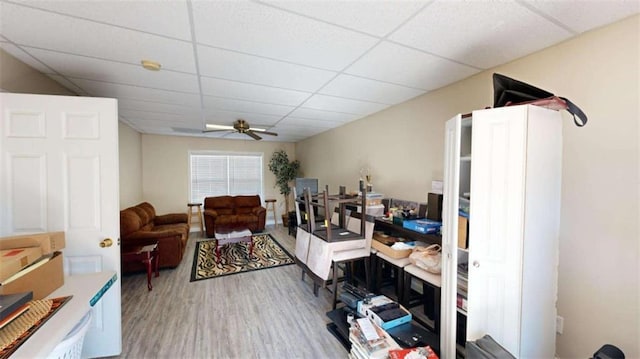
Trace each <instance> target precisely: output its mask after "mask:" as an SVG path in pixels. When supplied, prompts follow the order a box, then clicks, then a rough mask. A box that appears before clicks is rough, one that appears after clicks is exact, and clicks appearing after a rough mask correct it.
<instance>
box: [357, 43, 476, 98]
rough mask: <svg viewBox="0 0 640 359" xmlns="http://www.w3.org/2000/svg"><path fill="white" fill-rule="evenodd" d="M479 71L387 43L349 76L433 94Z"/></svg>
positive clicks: (359, 61)
mask: <svg viewBox="0 0 640 359" xmlns="http://www.w3.org/2000/svg"><path fill="white" fill-rule="evenodd" d="M479 71H480V70H478V69H476V68H473V67H470V66H465V65H461V64H459V63H456V62H452V61H449V60H445V59H443V58H440V57H437V56H433V55H430V54H427V53H424V52H422V51H418V50H414V49H410V48H408V47H405V46H400V45H397V44H392V43H390V42H386V41H385V42H382V43H380V44H379V45H378V46H376V47H375V48H374V49H373V50H372V51H370V52H369V53H368V54H367V55H366V56H364V57H363V58H361V59H360V60H358V61H357V62H356V63H354V64H353V65H352V66H350V67H349V68H348V69H347V70H346V71H345V72H346V73H349V74H353V75H359V76H362V77H367V78H371V79H376V80H382V81H386V82H391V83H394V84H398V85H403V86H408V87H414V88H419V89H423V90H427V91H430V90H434V89H437V88H440V87H442V86H445V85H447V84H450V83H453V82H456V81H458V80H462V79H464V78H466V77H469V76H471V75H473V74H475V73H477V72H479Z"/></svg>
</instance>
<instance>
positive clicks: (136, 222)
mask: <svg viewBox="0 0 640 359" xmlns="http://www.w3.org/2000/svg"><path fill="white" fill-rule="evenodd" d="M140 227H142V222H141V221H140V217H139V216H138V214H137V213H136V211H134V210H132V209H131V208H127V209H125V210H122V211H120V236H121V237H124V236H127V235H129V234H131V233H133V232H136V231H137V230H139V229H140Z"/></svg>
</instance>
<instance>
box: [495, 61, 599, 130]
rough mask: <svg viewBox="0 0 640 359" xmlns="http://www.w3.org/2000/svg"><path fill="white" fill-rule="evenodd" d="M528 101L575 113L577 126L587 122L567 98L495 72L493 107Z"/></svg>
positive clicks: (580, 111) (579, 110)
mask: <svg viewBox="0 0 640 359" xmlns="http://www.w3.org/2000/svg"><path fill="white" fill-rule="evenodd" d="M526 103H531V104H534V105H541V106H545V107H550V108H553V109H556V110H559V109H564V110H567V111H569V113H570V114H572V115H573V122H574V123H575V124H576V126H578V127H582V126H584V125H586V124H587V116H586V115H585V114H584V112H582V110H581V109H580V108H579V107H578V106H576V105H575V104H574V103H573V102H571V101H569V100H568V99H567V98H565V97H559V96H554V95H553V94H552V93H551V92H548V91H545V90H543V89H539V88H537V87H535V86H531V85H529V84H527V83H524V82H522V81H518V80H515V79H512V78H510V77H507V76H504V75H500V74H496V73H494V74H493V107H503V106H510V105H516V104H526ZM576 116H577V118H576ZM578 118H579V119H580V121H578Z"/></svg>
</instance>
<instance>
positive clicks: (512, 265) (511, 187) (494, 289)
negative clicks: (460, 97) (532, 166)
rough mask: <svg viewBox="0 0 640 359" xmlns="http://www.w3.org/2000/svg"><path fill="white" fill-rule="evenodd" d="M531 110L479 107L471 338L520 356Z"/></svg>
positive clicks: (474, 169) (475, 134) (473, 182)
mask: <svg viewBox="0 0 640 359" xmlns="http://www.w3.org/2000/svg"><path fill="white" fill-rule="evenodd" d="M525 109H526V108H525V107H523V106H519V107H515V106H514V107H510V108H507V107H505V108H500V109H492V110H482V111H474V113H473V118H474V122H473V141H472V147H473V150H472V153H473V162H472V164H471V167H472V170H471V172H472V173H473V178H472V179H471V194H472V198H471V216H472V220H470V222H469V227H470V229H469V230H470V233H471V236H470V240H469V263H471V265H470V266H469V288H468V306H467V309H468V316H467V339H468V340H476V339H478V338H480V337H482V336H483V335H485V334H490V335H491V336H492V337H493V338H494V339H495V340H496V341H497V342H498V343H500V344H501V345H502V346H504V347H505V348H506V349H507V350H508V351H510V352H511V353H513V354H514V355H516V356H517V357H519V353H520V335H521V332H520V328H521V319H522V318H521V304H522V300H521V298H522V293H521V288H522V280H521V279H522V252H523V225H524V223H523V218H524V216H523V211H524V186H525V177H524V173H525V163H524V161H525V158H526V152H525V151H526V115H525V114H526V112H525V111H526V110H525Z"/></svg>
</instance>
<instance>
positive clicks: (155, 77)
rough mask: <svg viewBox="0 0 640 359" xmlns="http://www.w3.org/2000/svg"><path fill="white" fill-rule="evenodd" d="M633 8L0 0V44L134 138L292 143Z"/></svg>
mask: <svg viewBox="0 0 640 359" xmlns="http://www.w3.org/2000/svg"><path fill="white" fill-rule="evenodd" d="M638 12H639V2H638V1H637V0H636V1H624V0H602V1H597V0H596V1H575V0H567V1H561V0H558V1H489V0H486V1H456V0H435V1H194V0H186V1H185V0H170V1H159V0H158V1H118V0H109V1H99V0H98V1H5V0H0V16H1V18H0V21H1V22H0V35H1V36H0V47H1V48H2V49H4V50H5V51H7V52H8V53H10V54H11V55H13V56H14V57H16V58H18V59H19V60H21V61H22V62H24V63H26V64H28V65H30V66H32V67H34V68H35V69H37V70H39V71H40V72H42V73H44V74H46V75H48V76H49V77H51V78H52V79H54V80H56V81H58V82H59V83H60V84H62V85H63V86H65V87H66V88H68V89H70V90H71V91H73V92H75V93H77V94H79V95H83V96H98V97H114V98H117V99H118V107H119V108H118V112H119V117H120V120H121V121H122V122H124V123H126V124H128V125H129V126H131V127H132V128H134V129H135V130H137V131H139V132H141V133H148V134H163V135H185V136H206V137H213V138H218V137H223V138H230V139H242V140H247V139H249V140H250V138H249V137H247V136H246V135H242V134H238V133H235V134H233V133H227V132H212V133H206V134H205V133H202V130H203V129H204V128H205V124H220V125H232V124H233V122H234V121H235V120H236V119H244V120H246V121H248V122H249V123H250V124H251V125H252V126H253V127H261V128H264V129H266V130H268V131H272V132H277V133H278V134H279V135H278V136H277V137H271V136H263V137H264V139H263V140H267V141H286V142H296V141H300V140H302V139H305V138H307V137H310V136H314V135H316V134H319V133H321V132H324V131H327V130H329V129H331V128H334V127H338V126H342V125H344V124H346V123H348V122H350V121H354V120H357V119H360V118H363V117H366V116H368V115H370V114H372V113H375V112H378V111H381V110H383V109H385V108H387V107H389V106H393V105H396V104H399V103H402V102H404V101H407V100H409V99H412V98H414V97H416V96H420V95H422V94H425V93H427V92H429V91H432V90H435V89H437V88H440V87H443V86H446V85H448V84H450V83H453V82H456V81H459V80H462V79H464V78H466V77H468V76H471V75H473V74H475V73H478V72H481V71H483V70H485V69H488V68H491V67H494V66H497V65H500V64H503V63H506V62H509V61H511V60H514V59H516V58H519V57H522V56H525V55H527V54H530V53H533V52H535V51H538V50H541V49H543V48H546V47H548V46H551V45H554V44H556V43H559V42H562V41H565V40H567V39H569V38H571V37H574V36H576V35H578V34H580V33H583V32H585V31H588V30H591V29H594V28H597V27H601V26H603V25H607V24H610V23H612V22H615V21H618V20H620V19H622V18H625V17H628V16H630V15H633V14H636V13H638ZM141 60H153V61H157V62H159V63H160V64H161V65H162V68H161V70H160V71H148V70H145V69H143V68H142V66H141ZM577 60H578V61H579V59H577Z"/></svg>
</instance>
